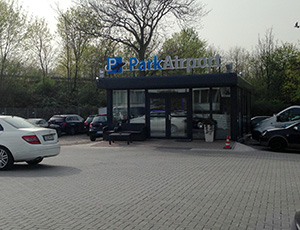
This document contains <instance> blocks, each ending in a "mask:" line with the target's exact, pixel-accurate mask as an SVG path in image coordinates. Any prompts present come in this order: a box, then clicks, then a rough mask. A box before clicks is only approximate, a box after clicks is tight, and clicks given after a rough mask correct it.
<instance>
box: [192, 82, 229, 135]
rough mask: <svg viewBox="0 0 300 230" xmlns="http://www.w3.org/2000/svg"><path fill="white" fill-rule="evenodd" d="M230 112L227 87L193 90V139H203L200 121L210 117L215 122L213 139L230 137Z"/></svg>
mask: <svg viewBox="0 0 300 230" xmlns="http://www.w3.org/2000/svg"><path fill="white" fill-rule="evenodd" d="M210 108H211V109H210ZM230 111H231V105H230V88H229V87H221V88H212V89H211V90H210V88H195V89H193V138H195V139H204V130H203V125H202V121H203V119H205V118H208V117H210V115H212V118H213V119H214V120H215V121H216V122H217V126H216V134H215V138H216V139H226V136H227V135H230Z"/></svg>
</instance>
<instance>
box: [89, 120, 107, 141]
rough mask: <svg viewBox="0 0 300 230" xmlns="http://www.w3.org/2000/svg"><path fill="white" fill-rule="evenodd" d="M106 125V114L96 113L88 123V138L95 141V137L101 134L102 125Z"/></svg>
mask: <svg viewBox="0 0 300 230" xmlns="http://www.w3.org/2000/svg"><path fill="white" fill-rule="evenodd" d="M106 125H107V116H106V114H101V115H96V116H95V117H94V119H93V121H92V122H91V124H90V129H89V135H90V140H91V141H95V140H96V138H97V137H102V136H103V127H105V126H106Z"/></svg>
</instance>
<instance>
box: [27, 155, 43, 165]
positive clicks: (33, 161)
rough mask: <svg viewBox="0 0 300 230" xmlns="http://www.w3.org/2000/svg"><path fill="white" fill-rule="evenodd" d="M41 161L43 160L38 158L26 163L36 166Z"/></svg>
mask: <svg viewBox="0 0 300 230" xmlns="http://www.w3.org/2000/svg"><path fill="white" fill-rule="evenodd" d="M42 160H43V158H42V157H40V158H37V159H34V160H32V161H26V163H27V164H29V165H37V164H39V163H41V162H42Z"/></svg>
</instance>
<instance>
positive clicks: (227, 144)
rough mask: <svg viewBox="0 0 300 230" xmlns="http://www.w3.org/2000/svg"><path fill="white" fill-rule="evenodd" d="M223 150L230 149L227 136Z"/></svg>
mask: <svg viewBox="0 0 300 230" xmlns="http://www.w3.org/2000/svg"><path fill="white" fill-rule="evenodd" d="M224 149H231V147H230V141H229V136H227V138H226V143H225V147H224Z"/></svg>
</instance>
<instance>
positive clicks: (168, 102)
mask: <svg viewBox="0 0 300 230" xmlns="http://www.w3.org/2000/svg"><path fill="white" fill-rule="evenodd" d="M149 117H150V136H151V137H165V138H178V137H181V138H182V137H187V95H186V94H181V93H164V94H150V116H149Z"/></svg>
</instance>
